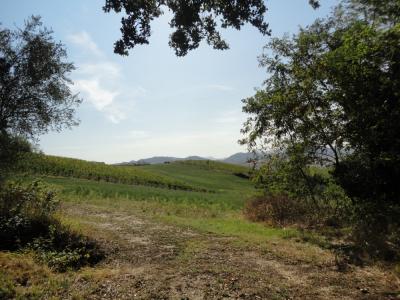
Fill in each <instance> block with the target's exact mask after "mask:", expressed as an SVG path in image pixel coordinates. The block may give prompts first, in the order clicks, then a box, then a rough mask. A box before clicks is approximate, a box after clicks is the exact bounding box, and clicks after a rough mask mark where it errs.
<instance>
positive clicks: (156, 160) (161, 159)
mask: <svg viewBox="0 0 400 300" xmlns="http://www.w3.org/2000/svg"><path fill="white" fill-rule="evenodd" d="M178 160H207V159H206V158H203V157H200V156H188V157H185V158H179V157H172V156H153V157H150V158H144V159H139V160H131V161H129V162H123V163H119V164H117V165H154V164H164V163H168V162H173V161H178Z"/></svg>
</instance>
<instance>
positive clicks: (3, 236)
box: [0, 181, 104, 271]
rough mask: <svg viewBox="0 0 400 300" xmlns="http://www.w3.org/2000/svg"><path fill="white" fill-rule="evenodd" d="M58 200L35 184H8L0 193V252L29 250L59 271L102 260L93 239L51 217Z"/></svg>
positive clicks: (99, 250)
mask: <svg viewBox="0 0 400 300" xmlns="http://www.w3.org/2000/svg"><path fill="white" fill-rule="evenodd" d="M58 204H59V202H58V200H57V199H56V197H55V194H54V192H52V191H49V190H47V189H46V187H45V186H44V185H43V184H41V183H40V182H39V181H35V182H33V183H31V184H29V185H27V186H23V185H21V184H19V183H8V184H7V185H3V186H1V191H0V240H1V244H0V249H2V250H18V249H23V248H29V249H33V250H34V251H35V252H36V253H37V257H38V258H40V259H42V260H44V261H45V262H47V263H48V264H49V265H50V266H51V267H53V268H54V269H56V270H59V271H65V270H67V269H68V268H79V267H81V266H84V265H92V264H94V263H96V262H98V261H99V260H101V259H102V258H103V257H104V253H103V251H102V250H101V249H100V248H99V246H98V245H97V243H96V242H95V241H94V240H91V239H89V238H87V237H84V236H82V235H80V234H78V233H76V232H73V231H71V230H70V229H69V228H67V227H66V226H64V225H62V224H61V223H60V222H59V221H58V220H57V219H56V218H55V217H54V212H55V211H56V209H57V208H58Z"/></svg>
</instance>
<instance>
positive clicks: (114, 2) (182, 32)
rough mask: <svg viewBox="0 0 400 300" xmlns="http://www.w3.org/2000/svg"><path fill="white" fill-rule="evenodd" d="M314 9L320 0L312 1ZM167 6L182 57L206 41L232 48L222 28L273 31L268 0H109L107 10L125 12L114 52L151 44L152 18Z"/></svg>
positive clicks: (173, 41)
mask: <svg viewBox="0 0 400 300" xmlns="http://www.w3.org/2000/svg"><path fill="white" fill-rule="evenodd" d="M309 3H310V5H311V6H313V7H314V8H316V7H318V6H319V4H318V1H317V0H309ZM164 9H168V10H169V11H170V12H171V13H172V19H171V21H170V22H169V25H170V27H171V28H172V29H173V30H174V32H173V33H172V34H171V36H170V42H169V45H170V46H171V47H172V48H174V49H175V53H176V55H178V56H184V55H186V54H187V53H188V51H190V50H193V49H196V48H197V47H198V46H199V44H200V42H201V41H202V40H204V39H205V40H206V41H207V43H208V44H209V45H211V46H212V47H213V48H214V49H220V50H224V49H228V48H229V46H228V44H227V42H226V41H225V40H224V39H223V38H222V37H221V35H220V33H219V31H218V27H222V28H229V27H231V28H234V29H237V30H239V29H240V28H241V27H242V26H243V25H244V24H246V23H249V24H251V25H252V26H254V27H256V28H257V29H258V30H259V31H260V32H261V33H262V34H263V35H268V34H269V33H270V31H269V29H268V24H267V23H266V22H265V21H264V15H265V13H266V11H267V8H266V6H265V4H264V0H235V1H232V0H218V1H215V0H139V1H138V0H136V1H133V0H106V2H105V5H104V7H103V10H104V11H105V12H110V11H115V12H117V13H120V12H123V13H125V16H124V17H123V18H122V20H121V33H122V38H121V39H119V40H118V41H117V42H115V47H114V52H115V53H118V54H121V55H128V50H129V49H131V48H133V47H135V46H136V45H141V44H148V43H149V37H150V35H151V25H150V23H151V21H153V20H154V19H156V18H158V17H160V16H161V15H162V14H163V11H164Z"/></svg>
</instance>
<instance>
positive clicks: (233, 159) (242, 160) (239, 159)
mask: <svg viewBox="0 0 400 300" xmlns="http://www.w3.org/2000/svg"><path fill="white" fill-rule="evenodd" d="M254 158H255V156H254V154H253V153H246V152H238V153H235V154H233V155H231V156H229V157H227V158H224V159H215V158H210V157H208V158H204V157H201V156H188V157H185V158H180V157H173V156H153V157H149V158H144V159H139V160H131V161H129V162H122V163H118V164H116V165H123V166H124V165H154V164H164V163H169V162H174V161H182V160H216V161H221V162H225V163H229V164H235V165H246V164H248V161H249V159H254Z"/></svg>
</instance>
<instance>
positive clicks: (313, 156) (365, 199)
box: [243, 0, 400, 249]
mask: <svg viewBox="0 0 400 300" xmlns="http://www.w3.org/2000/svg"><path fill="white" fill-rule="evenodd" d="M344 4H345V5H344V6H342V7H341V8H338V9H337V10H336V12H335V14H333V15H332V17H330V18H329V19H326V20H318V21H316V22H315V23H314V24H312V25H311V26H309V27H307V28H304V29H301V31H300V32H299V33H298V34H297V35H295V36H293V38H291V39H290V38H288V37H285V38H282V39H273V40H272V42H271V43H270V44H269V45H268V47H267V48H269V49H271V50H272V52H273V54H272V55H264V56H263V57H262V58H261V64H262V65H263V66H266V67H267V69H268V72H269V73H270V74H271V76H270V77H269V78H268V79H267V80H266V82H265V88H264V89H262V90H259V91H258V92H257V94H256V95H255V96H254V97H251V98H249V99H246V100H244V102H245V107H244V111H245V112H247V113H250V114H252V117H251V118H250V119H249V120H248V122H247V124H246V126H245V128H244V129H243V132H244V133H246V134H247V138H246V139H245V140H244V141H243V142H244V143H248V144H249V145H250V146H251V147H254V146H255V145H256V144H257V142H258V141H259V140H262V139H265V138H267V142H272V143H273V145H275V146H277V147H278V148H279V149H281V150H283V151H288V152H290V149H293V148H298V147H299V148H300V149H302V151H301V153H302V156H303V157H305V158H306V161H305V164H304V165H310V164H323V165H330V166H331V168H332V170H333V173H332V174H333V176H334V178H335V180H336V181H337V183H338V184H339V185H340V186H341V187H342V188H343V189H344V190H345V192H346V193H347V195H348V196H349V197H350V198H351V200H352V204H353V208H354V210H353V211H354V212H355V213H356V217H355V218H354V220H357V222H358V221H360V222H359V224H357V226H355V228H356V230H357V231H358V233H357V236H359V237H363V238H369V239H371V240H370V241H368V240H364V241H361V240H360V239H358V242H359V243H362V244H365V245H367V244H368V245H371V244H375V245H378V244H379V246H377V247H378V248H381V249H382V247H383V244H386V246H388V247H389V246H390V248H393V247H394V248H396V247H398V246H399V244H397V245H390V244H393V243H392V242H390V241H389V238H390V239H391V240H392V241H393V242H394V241H395V240H396V239H392V238H391V236H392V233H393V230H396V228H398V224H399V223H398V222H399V221H398V220H400V215H399V209H398V207H399V206H400V203H399V195H400V187H399V186H400V185H399V180H398V178H399V177H400V122H399V121H398V120H400V97H399V95H400V92H399V91H400V47H399V44H400V25H399V23H398V20H399V17H400V10H398V9H396V8H397V7H399V4H400V3H399V1H397V0H396V1H373V0H371V1H369V0H365V1H364V0H352V1H346V2H345V3H344ZM289 157H290V155H289ZM296 157H297V156H296ZM298 178H299V180H300V181H301V180H302V179H301V176H299V177H298ZM289 188H290V187H289ZM363 220H368V222H367V223H365V222H363ZM364 225H367V226H364ZM363 228H364V229H365V232H362V230H363ZM374 228H375V229H376V231H375V232H372V229H374ZM370 229H371V230H370ZM360 230H361V231H360ZM361 239H362V238H361ZM377 239H381V242H380V243H378V242H377ZM392 246H393V247H392Z"/></svg>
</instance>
